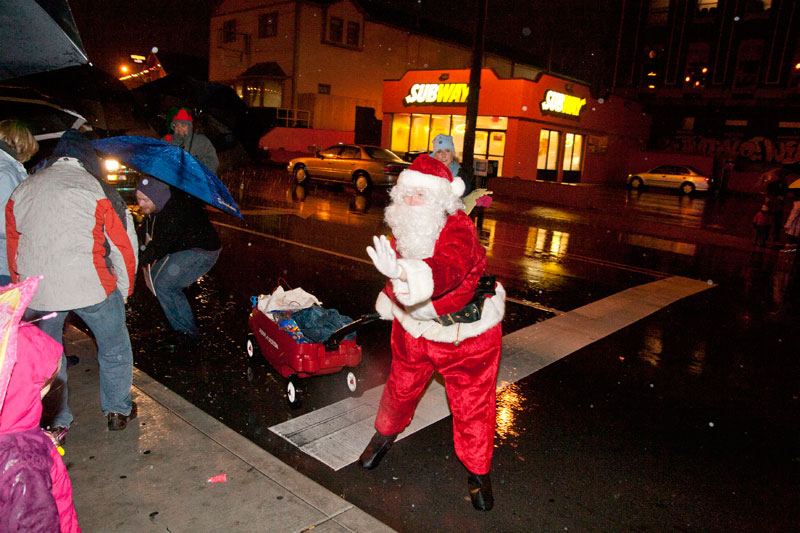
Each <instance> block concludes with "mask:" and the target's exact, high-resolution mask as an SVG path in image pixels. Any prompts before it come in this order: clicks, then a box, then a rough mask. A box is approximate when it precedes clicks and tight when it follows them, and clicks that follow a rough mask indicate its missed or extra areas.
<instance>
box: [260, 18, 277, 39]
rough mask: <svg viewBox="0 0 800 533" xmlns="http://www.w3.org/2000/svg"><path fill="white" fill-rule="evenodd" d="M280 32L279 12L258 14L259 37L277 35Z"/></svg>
mask: <svg viewBox="0 0 800 533" xmlns="http://www.w3.org/2000/svg"><path fill="white" fill-rule="evenodd" d="M277 34H278V13H277V12H275V11H273V12H272V13H267V14H265V15H259V16H258V38H259V39H264V38H266V37H275V36H276V35H277Z"/></svg>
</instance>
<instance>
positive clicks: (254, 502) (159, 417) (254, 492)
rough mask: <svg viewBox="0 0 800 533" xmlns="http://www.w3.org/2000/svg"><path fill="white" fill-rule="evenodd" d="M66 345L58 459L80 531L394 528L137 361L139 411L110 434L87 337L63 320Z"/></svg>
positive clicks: (135, 386)
mask: <svg viewBox="0 0 800 533" xmlns="http://www.w3.org/2000/svg"><path fill="white" fill-rule="evenodd" d="M64 348H65V350H66V352H67V353H68V354H70V355H77V356H79V357H80V362H79V363H78V364H77V365H75V366H73V367H70V369H69V393H70V407H71V408H72V412H73V414H74V416H75V422H74V423H73V425H72V427H71V428H70V431H69V434H68V435H67V439H66V443H65V446H64V448H65V450H66V454H65V455H64V462H65V464H66V465H67V469H68V472H69V476H70V479H71V480H72V487H73V495H74V501H75V508H76V510H77V514H78V522H79V524H80V526H81V528H82V529H83V531H85V532H94V531H124V532H128V531H129V532H137V533H138V532H145V531H172V532H180V531H305V530H308V529H311V528H313V529H314V531H320V532H326V533H327V532H337V531H341V532H370V533H372V532H381V531H387V532H388V531H392V530H391V529H390V528H388V527H387V526H386V525H384V524H383V523H381V522H379V521H377V520H376V519H374V518H373V517H372V516H370V515H368V514H366V513H364V512H363V511H361V510H360V509H358V508H357V507H354V506H353V505H351V504H350V503H348V502H347V501H345V500H343V499H342V498H340V497H338V496H336V495H335V494H333V493H331V492H330V491H328V490H327V489H325V488H323V487H322V486H320V485H318V484H317V483H315V482H314V481H312V480H310V479H309V478H307V477H305V476H303V475H302V474H300V473H298V472H296V471H295V470H293V469H292V468H290V467H289V466H287V465H286V464H284V463H282V462H281V461H279V460H278V459H276V458H275V457H273V456H272V455H270V454H269V453H267V452H266V451H264V450H262V449H261V448H259V447H258V446H256V445H255V444H253V443H252V442H250V441H248V440H247V439H246V438H244V437H242V436H241V435H239V434H238V433H236V432H235V431H233V430H232V429H230V428H228V427H227V426H225V425H224V424H222V423H221V422H219V421H217V420H215V419H213V418H212V417H211V416H209V415H207V414H206V413H204V412H203V411H201V410H200V409H198V408H196V407H194V406H193V405H191V404H189V403H188V402H187V401H185V400H184V399H182V398H181V397H179V396H178V395H176V394H175V393H173V392H171V391H170V390H168V389H167V388H166V387H164V386H163V385H161V384H160V383H158V382H157V381H155V380H153V379H152V378H150V377H149V376H148V375H146V374H144V373H143V372H140V371H138V370H137V369H135V368H134V375H133V390H132V396H133V399H134V401H136V403H137V404H138V407H139V416H138V418H137V419H135V420H134V421H132V422H131V424H130V425H129V426H128V427H127V428H126V429H125V430H123V431H119V432H109V431H108V429H107V426H106V419H105V417H104V416H103V414H102V412H101V411H100V405H99V390H100V388H99V374H98V366H97V357H96V353H97V352H96V348H95V345H94V341H93V340H92V339H91V338H90V337H88V336H87V335H86V334H84V333H83V332H81V331H80V330H78V329H76V328H74V327H73V326H69V325H68V326H67V328H66V330H65V332H64ZM219 474H226V476H227V481H226V482H221V483H209V482H208V479H209V478H210V477H211V476H217V475H219Z"/></svg>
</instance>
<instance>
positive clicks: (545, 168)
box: [536, 129, 561, 181]
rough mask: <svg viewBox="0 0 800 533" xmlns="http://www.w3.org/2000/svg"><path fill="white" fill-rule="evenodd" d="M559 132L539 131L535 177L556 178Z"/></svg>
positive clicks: (554, 179) (550, 179)
mask: <svg viewBox="0 0 800 533" xmlns="http://www.w3.org/2000/svg"><path fill="white" fill-rule="evenodd" d="M560 136H561V133H560V132H558V131H554V130H545V129H543V130H542V131H541V132H540V133H539V159H538V161H537V164H536V168H537V170H538V172H537V173H536V177H537V179H542V180H547V181H556V179H558V172H557V169H558V166H557V165H558V145H559V141H560Z"/></svg>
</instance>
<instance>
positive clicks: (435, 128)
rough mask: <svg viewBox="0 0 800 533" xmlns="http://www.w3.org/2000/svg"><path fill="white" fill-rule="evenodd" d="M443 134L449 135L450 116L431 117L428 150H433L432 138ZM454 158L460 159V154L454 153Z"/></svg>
mask: <svg viewBox="0 0 800 533" xmlns="http://www.w3.org/2000/svg"><path fill="white" fill-rule="evenodd" d="M440 133H443V134H445V135H450V115H431V139H430V141H429V144H428V150H432V149H433V138H434V137H436V136H437V135H439V134H440ZM455 155H456V157H458V158H459V160H460V159H461V154H460V153H458V151H456V154H455Z"/></svg>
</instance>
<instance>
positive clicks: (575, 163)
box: [564, 133, 583, 170]
mask: <svg viewBox="0 0 800 533" xmlns="http://www.w3.org/2000/svg"><path fill="white" fill-rule="evenodd" d="M582 153H583V135H578V134H577V133H567V134H566V135H565V136H564V170H580V169H581V154H582Z"/></svg>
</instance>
